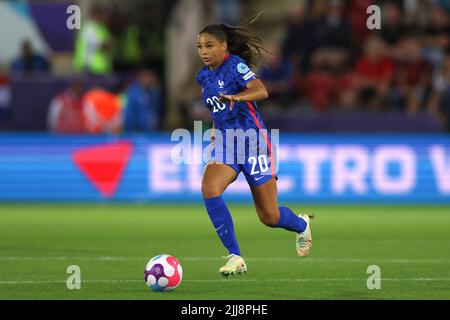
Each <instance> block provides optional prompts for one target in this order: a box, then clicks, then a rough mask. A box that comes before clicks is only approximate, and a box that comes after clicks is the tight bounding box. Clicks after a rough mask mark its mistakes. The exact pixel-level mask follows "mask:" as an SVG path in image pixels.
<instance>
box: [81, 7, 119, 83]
mask: <svg viewBox="0 0 450 320" xmlns="http://www.w3.org/2000/svg"><path fill="white" fill-rule="evenodd" d="M112 44H113V43H112V37H111V33H110V31H109V29H108V27H107V11H106V10H105V8H103V7H102V6H101V5H100V4H98V3H96V4H94V5H93V7H92V9H91V12H90V18H89V20H87V21H86V22H85V23H83V28H82V29H81V30H80V32H78V34H77V38H76V43H75V54H74V61H73V63H74V67H75V70H77V71H80V72H81V71H87V72H90V73H92V74H96V75H105V74H108V73H110V72H111V71H112Z"/></svg>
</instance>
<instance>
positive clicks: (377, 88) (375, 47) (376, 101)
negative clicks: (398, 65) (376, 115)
mask: <svg viewBox="0 0 450 320" xmlns="http://www.w3.org/2000/svg"><path fill="white" fill-rule="evenodd" d="M385 52H386V44H385V43H384V41H383V40H382V39H381V38H380V37H378V36H376V35H372V36H370V37H369V38H367V40H366V42H365V44H364V54H363V55H362V56H361V57H359V59H358V60H357V62H356V69H355V72H356V74H355V76H356V81H355V89H356V91H357V93H358V100H359V105H360V106H361V107H363V108H369V109H371V110H378V111H379V110H381V109H384V110H385V109H386V108H387V106H388V104H387V101H388V99H387V97H388V93H389V88H390V85H391V82H392V78H393V74H394V63H393V62H392V60H391V59H390V58H389V57H387V56H386V55H385Z"/></svg>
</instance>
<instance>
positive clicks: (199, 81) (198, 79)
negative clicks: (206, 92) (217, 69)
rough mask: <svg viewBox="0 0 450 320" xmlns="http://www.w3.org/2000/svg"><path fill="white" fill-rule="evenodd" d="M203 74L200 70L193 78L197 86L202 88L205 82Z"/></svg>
mask: <svg viewBox="0 0 450 320" xmlns="http://www.w3.org/2000/svg"><path fill="white" fill-rule="evenodd" d="M205 77H206V75H205V72H204V70H203V68H202V69H200V71H199V72H198V73H197V75H196V76H195V80H197V83H198V84H199V86H201V87H203V86H204V85H203V81H205Z"/></svg>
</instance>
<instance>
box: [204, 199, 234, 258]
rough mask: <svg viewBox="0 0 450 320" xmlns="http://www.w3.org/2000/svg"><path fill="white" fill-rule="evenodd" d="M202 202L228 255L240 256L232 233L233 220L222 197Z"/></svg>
mask: <svg viewBox="0 0 450 320" xmlns="http://www.w3.org/2000/svg"><path fill="white" fill-rule="evenodd" d="M204 201H205V206H206V211H208V215H209V218H210V219H211V221H212V223H213V225H214V228H215V229H216V232H217V234H218V235H219V238H220V240H221V241H222V243H223V245H224V246H225V247H226V248H227V249H228V252H229V253H230V254H236V255H238V256H240V255H241V252H240V251H239V245H238V243H237V240H236V235H235V233H234V225H233V219H232V218H231V214H230V211H229V210H228V208H227V205H226V204H225V202H224V201H223V199H222V197H221V196H219V197H215V198H209V199H204Z"/></svg>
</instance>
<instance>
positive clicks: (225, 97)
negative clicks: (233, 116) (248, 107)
mask: <svg viewBox="0 0 450 320" xmlns="http://www.w3.org/2000/svg"><path fill="white" fill-rule="evenodd" d="M235 101H237V102H239V100H237V99H236V97H235V96H234V95H232V94H220V102H223V103H229V104H230V110H233V108H234V102H235Z"/></svg>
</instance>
